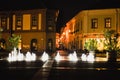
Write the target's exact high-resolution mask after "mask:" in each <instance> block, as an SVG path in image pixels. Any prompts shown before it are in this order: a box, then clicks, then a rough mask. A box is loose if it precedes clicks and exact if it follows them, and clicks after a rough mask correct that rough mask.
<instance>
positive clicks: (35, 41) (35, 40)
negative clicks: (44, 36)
mask: <svg viewBox="0 0 120 80" xmlns="http://www.w3.org/2000/svg"><path fill="white" fill-rule="evenodd" d="M30 46H31V51H32V52H34V51H37V39H32V40H31V44H30Z"/></svg>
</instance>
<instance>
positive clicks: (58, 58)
mask: <svg viewBox="0 0 120 80" xmlns="http://www.w3.org/2000/svg"><path fill="white" fill-rule="evenodd" d="M55 60H56V61H60V60H62V56H61V55H60V53H59V52H57V54H56V56H55Z"/></svg>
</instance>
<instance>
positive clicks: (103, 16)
mask: <svg viewBox="0 0 120 80" xmlns="http://www.w3.org/2000/svg"><path fill="white" fill-rule="evenodd" d="M105 29H113V30H116V32H118V33H120V8H113V9H96V10H82V11H80V12H79V13H78V14H76V15H75V16H74V17H73V18H72V19H71V20H69V21H68V22H67V23H66V26H65V27H63V30H62V31H61V37H60V42H61V43H62V44H63V45H64V47H66V48H67V49H70V50H71V49H84V43H85V41H87V40H88V39H90V38H95V39H97V40H98V42H99V50H102V49H103V45H102V44H101V43H100V40H104V36H103V33H104V30H105Z"/></svg>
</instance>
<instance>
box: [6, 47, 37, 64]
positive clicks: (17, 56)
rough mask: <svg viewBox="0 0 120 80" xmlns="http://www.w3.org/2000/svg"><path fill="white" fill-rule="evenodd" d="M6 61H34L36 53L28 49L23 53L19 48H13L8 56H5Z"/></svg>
mask: <svg viewBox="0 0 120 80" xmlns="http://www.w3.org/2000/svg"><path fill="white" fill-rule="evenodd" d="M7 60H8V61H10V62H13V61H35V60H36V54H35V53H30V52H29V51H28V52H27V53H26V54H25V55H24V54H23V53H21V52H20V49H18V50H17V49H16V48H14V50H12V51H11V53H9V56H8V58H7Z"/></svg>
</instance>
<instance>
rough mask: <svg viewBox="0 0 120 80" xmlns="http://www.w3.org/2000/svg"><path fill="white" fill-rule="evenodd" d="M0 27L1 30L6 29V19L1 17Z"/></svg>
mask: <svg viewBox="0 0 120 80" xmlns="http://www.w3.org/2000/svg"><path fill="white" fill-rule="evenodd" d="M1 27H2V28H3V30H6V29H7V17H5V16H3V17H1Z"/></svg>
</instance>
